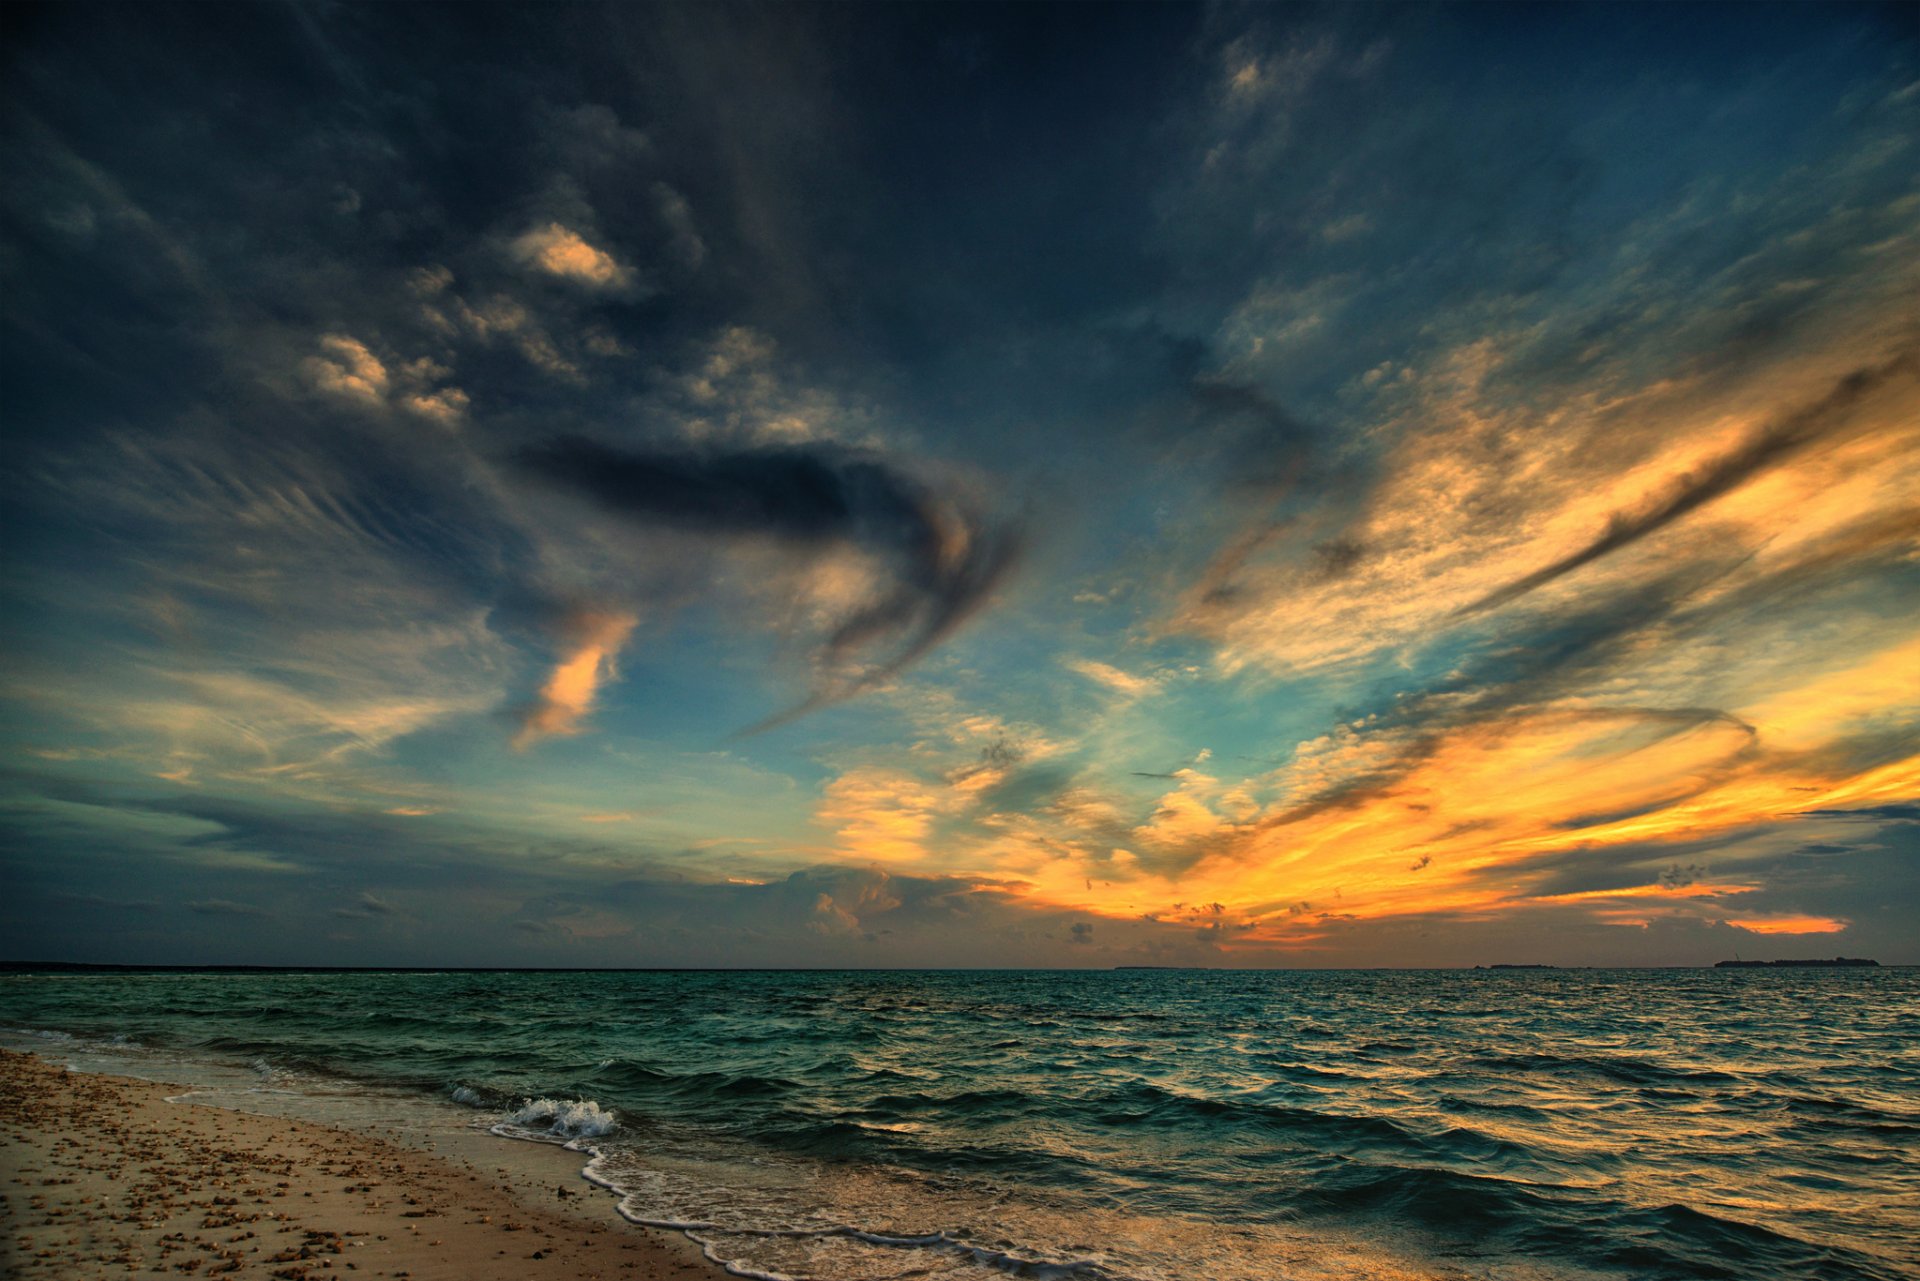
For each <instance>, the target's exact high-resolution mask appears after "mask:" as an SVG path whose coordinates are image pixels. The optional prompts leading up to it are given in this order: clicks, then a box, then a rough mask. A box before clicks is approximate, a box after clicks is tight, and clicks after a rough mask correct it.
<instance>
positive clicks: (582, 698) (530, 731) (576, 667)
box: [513, 612, 639, 748]
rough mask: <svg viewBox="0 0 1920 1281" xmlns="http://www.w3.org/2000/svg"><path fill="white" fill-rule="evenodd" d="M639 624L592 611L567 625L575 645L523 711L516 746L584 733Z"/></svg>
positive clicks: (625, 617) (622, 616)
mask: <svg viewBox="0 0 1920 1281" xmlns="http://www.w3.org/2000/svg"><path fill="white" fill-rule="evenodd" d="M638 621H639V620H638V619H637V618H635V617H634V616H633V615H632V614H610V613H592V612H587V613H580V614H576V615H574V616H573V617H571V618H569V619H568V620H567V621H566V624H565V625H564V627H563V629H562V630H563V632H564V634H565V635H566V636H567V637H568V639H569V640H570V641H571V645H570V647H569V649H568V651H567V653H566V654H565V655H564V656H562V658H561V659H560V661H559V663H558V664H556V665H555V667H554V669H553V673H552V675H550V676H548V677H547V682H546V684H545V685H542V686H541V687H540V695H539V697H538V698H537V699H536V700H535V701H534V703H533V705H532V706H530V707H528V708H527V709H526V710H525V711H523V712H522V713H521V716H520V728H519V731H518V732H517V733H516V734H515V735H514V739H513V745H514V746H515V747H518V748H525V747H527V746H529V745H531V744H532V743H533V742H534V741H536V740H537V739H541V738H546V737H550V736H553V735H566V734H577V733H579V732H580V730H581V722H582V721H583V720H585V719H586V717H587V714H588V713H589V712H591V711H592V710H593V704H594V698H595V695H596V694H597V693H598V691H599V688H600V686H601V684H602V683H603V682H605V681H607V680H609V679H611V678H612V677H614V676H615V675H616V669H615V668H614V665H613V664H614V659H615V658H616V657H618V655H619V653H620V649H621V647H622V646H624V645H625V644H626V643H627V637H628V635H630V634H631V633H632V631H633V628H634V624H635V623H637V622H638Z"/></svg>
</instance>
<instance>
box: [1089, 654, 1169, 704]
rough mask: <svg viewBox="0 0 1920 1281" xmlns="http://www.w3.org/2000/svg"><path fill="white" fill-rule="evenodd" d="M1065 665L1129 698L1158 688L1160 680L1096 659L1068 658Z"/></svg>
mask: <svg viewBox="0 0 1920 1281" xmlns="http://www.w3.org/2000/svg"><path fill="white" fill-rule="evenodd" d="M1067 666H1068V667H1069V668H1070V669H1072V670H1073V671H1076V672H1079V673H1080V674H1081V675H1082V676H1084V677H1086V678H1087V679H1088V680H1091V681H1097V682H1098V683H1100V684H1102V685H1105V686H1106V687H1107V688H1108V689H1111V690H1115V691H1117V692H1119V693H1121V694H1125V695H1127V696H1128V697H1131V698H1138V697H1140V696H1141V695H1143V694H1150V693H1152V692H1153V691H1154V690H1156V689H1158V688H1160V682H1159V681H1158V680H1157V679H1156V678H1154V677H1151V676H1135V675H1133V674H1132V673H1131V672H1125V671H1122V670H1121V669H1120V668H1118V667H1115V666H1113V664H1111V663H1103V662H1100V661H1099V660H1098V659H1092V658H1076V659H1072V660H1070V661H1069V662H1068V663H1067Z"/></svg>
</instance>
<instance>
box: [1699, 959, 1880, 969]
mask: <svg viewBox="0 0 1920 1281" xmlns="http://www.w3.org/2000/svg"><path fill="white" fill-rule="evenodd" d="M1878 964H1880V962H1878V961H1870V960H1867V959H1866V958H1865V957H1859V956H1836V957H1834V958H1833V959H1832V960H1831V961H1718V962H1716V963H1715V964H1714V967H1713V968H1714V969H1716V970H1773V969H1806V968H1814V969H1819V968H1823V967H1824V968H1832V967H1833V966H1836V965H1838V966H1854V965H1878Z"/></svg>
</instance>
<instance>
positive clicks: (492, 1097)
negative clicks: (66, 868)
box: [0, 969, 1920, 1281]
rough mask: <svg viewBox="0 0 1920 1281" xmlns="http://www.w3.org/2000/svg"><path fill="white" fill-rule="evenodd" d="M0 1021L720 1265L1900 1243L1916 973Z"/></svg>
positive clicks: (679, 983)
mask: <svg viewBox="0 0 1920 1281" xmlns="http://www.w3.org/2000/svg"><path fill="white" fill-rule="evenodd" d="M0 1026H4V1027H7V1028H11V1029H16V1031H15V1033H14V1035H13V1038H12V1041H13V1043H15V1044H19V1043H22V1042H23V1040H24V1041H28V1042H31V1043H33V1044H34V1045H36V1046H39V1047H42V1048H49V1049H53V1050H55V1051H56V1052H57V1053H58V1052H65V1053H67V1054H69V1055H70V1056H71V1055H75V1054H80V1053H83V1052H84V1053H86V1054H91V1055H93V1056H95V1060H96V1065H98V1066H110V1065H111V1063H112V1061H113V1059H114V1055H115V1054H116V1053H118V1054H120V1055H121V1056H122V1057H123V1058H128V1059H130V1058H132V1057H133V1056H135V1055H138V1056H140V1058H141V1061H142V1062H143V1063H145V1064H146V1065H147V1066H148V1068H149V1070H150V1071H151V1072H153V1073H158V1072H159V1071H160V1070H161V1068H162V1067H164V1065H166V1064H168V1063H173V1064H176V1065H178V1066H179V1067H180V1068H181V1069H182V1072H183V1073H184V1072H185V1070H186V1069H187V1068H188V1067H190V1066H196V1065H197V1068H198V1069H199V1070H202V1071H205V1070H210V1069H212V1068H215V1067H218V1068H219V1069H220V1070H223V1071H229V1072H234V1073H238V1074H239V1077H240V1078H244V1076H245V1075H246V1074H247V1073H252V1074H254V1076H255V1077H258V1078H260V1079H269V1078H270V1079H271V1080H272V1082H273V1083H274V1087H275V1088H276V1089H279V1090H289V1089H292V1090H298V1089H302V1088H306V1089H308V1090H310V1091H314V1092H324V1093H325V1094H326V1096H327V1097H328V1098H329V1099H332V1100H336V1101H337V1100H340V1099H347V1100H349V1101H350V1100H352V1099H353V1098H355V1097H357V1096H356V1091H358V1092H360V1093H361V1094H364V1097H366V1098H367V1099H368V1100H369V1104H368V1106H372V1100H374V1099H375V1098H376V1097H378V1098H392V1097H394V1096H395V1095H397V1094H398V1095H404V1094H408V1093H411V1094H414V1095H417V1096H419V1097H420V1098H422V1099H428V1098H431V1099H437V1100H443V1101H448V1102H457V1103H459V1104H461V1105H464V1106H466V1107H469V1108H471V1109H473V1113H472V1115H473V1116H474V1118H475V1120H476V1122H477V1123H482V1124H487V1125H492V1126H495V1127H497V1128H498V1130H499V1131H500V1132H501V1133H505V1134H511V1135H515V1136H519V1137H530V1138H547V1139H553V1140H571V1141H574V1142H575V1143H576V1144H577V1145H578V1146H580V1147H581V1148H582V1149H583V1150H588V1151H589V1154H590V1155H591V1156H592V1162H591V1165H590V1166H589V1168H588V1174H589V1176H590V1177H592V1178H595V1179H597V1180H598V1181H601V1182H603V1183H606V1184H608V1185H609V1186H611V1187H613V1188H614V1189H616V1190H617V1192H618V1193H619V1194H620V1195H621V1196H622V1198H623V1201H622V1208H623V1211H624V1212H625V1213H626V1214H627V1215H628V1216H629V1217H631V1218H634V1219H636V1220H638V1221H642V1222H648V1223H660V1224H671V1225H677V1226H683V1227H685V1228H687V1229H688V1230H689V1231H690V1232H691V1233H692V1234H693V1235H695V1236H696V1237H697V1238H698V1239H700V1240H702V1241H703V1242H704V1243H705V1244H706V1245H707V1247H708V1249H709V1251H710V1252H711V1253H712V1254H713V1255H714V1256H715V1257H716V1258H719V1259H723V1260H725V1261H727V1262H728V1263H729V1264H730V1265H731V1266H732V1267H733V1269H734V1270H735V1271H737V1272H740V1273H742V1274H744V1275H765V1276H789V1277H795V1278H800V1277H806V1278H818V1279H819V1281H855V1279H863V1281H864V1279H867V1278H894V1277H902V1278H904V1277H928V1278H943V1279H944V1278H968V1277H980V1278H987V1277H1000V1276H1005V1275H1008V1274H1009V1273H1012V1274H1015V1275H1021V1276H1031V1277H1062V1278H1067V1277H1071V1278H1081V1279H1084V1281H1095V1279H1107V1278H1130V1279H1135V1281H1176V1279H1179V1281H1185V1279H1186V1278H1191V1277H1196V1276H1206V1277H1213V1278H1220V1279H1222V1281H1241V1279H1244V1281H1256V1279H1258V1281H1271V1279H1273V1278H1281V1277H1322V1276H1326V1277H1333V1276H1342V1277H1351V1276H1376V1277H1382V1278H1384V1277H1392V1276H1399V1275H1408V1274H1431V1273H1435V1272H1439V1273H1441V1274H1446V1273H1448V1272H1449V1271H1451V1272H1453V1273H1454V1274H1456V1275H1457V1274H1459V1273H1465V1274H1468V1275H1474V1276H1491V1277H1503V1278H1514V1279H1518V1278H1548V1277H1552V1278H1572V1277H1634V1278H1668V1277H1671V1278H1681V1277H1741V1278H1751V1277H1769V1276H1778V1277H1796V1278H1799V1277H1834V1278H1840V1277H1862V1278H1876V1277H1886V1278H1891V1277H1912V1276H1916V1275H1920V1248H1916V1245H1915V1242H1916V1241H1920V1160H1916V1154H1920V971H1913V970H1905V969H1879V970H1831V971H1823V970H1808V971H1716V970H1618V971H1607V970H1552V971H1365V972H1302V971H1292V972H1247V971H1119V972H1047V973H1036V972H986V973H982V972H923V973H898V972H885V973H866V972H860V973H846V972H805V973H793V972H779V973H768V972H725V973H604V972H601V973H552V972H549V973H469V972H450V973H436V974H414V973H404V974H403V973H353V974H332V973H272V974H179V973H137V974H121V973H116V974H84V975H10V976H6V977H4V978H0ZM49 1032H54V1033H61V1034H65V1035H67V1036H71V1037H75V1038H78V1039H77V1040H76V1041H72V1042H63V1041H59V1040H57V1039H48V1038H46V1037H44V1036H31V1035H25V1034H27V1033H49ZM128 1042H131V1043H133V1044H132V1045H128V1044H127V1043H128ZM221 1065H224V1066H221ZM237 1079H239V1078H237ZM335 1106H338V1104H337V1103H336V1104H335ZM349 1106H350V1103H349Z"/></svg>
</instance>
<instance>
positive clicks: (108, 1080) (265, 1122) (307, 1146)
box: [0, 1051, 722, 1281]
mask: <svg viewBox="0 0 1920 1281" xmlns="http://www.w3.org/2000/svg"><path fill="white" fill-rule="evenodd" d="M183 1088H184V1087H178V1086H166V1085H160V1084H155V1083H153V1082H148V1081H138V1080H131V1079H128V1078H125V1077H115V1076H104V1075H92V1074H85V1073H77V1072H70V1071H67V1070H66V1069H64V1068H63V1067H61V1066H59V1065H57V1064H52V1063H48V1062H46V1061H44V1060H42V1059H39V1058H37V1057H34V1056H32V1055H24V1054H16V1053H12V1052H8V1051H0V1182H3V1183H4V1187H0V1273H3V1274H5V1275H7V1276H10V1277H46V1278H56V1277H57V1278H61V1281H74V1279H78V1278H93V1277H101V1278H104V1277H119V1276H163V1275H164V1276H172V1275H176V1274H177V1275H184V1276H218V1277H235V1278H247V1279H251V1278H276V1279H278V1281H302V1279H303V1278H317V1277H322V1276H331V1275H346V1274H348V1273H351V1274H354V1275H356V1276H365V1277H369V1278H372V1277H389V1278H411V1279H412V1281H437V1279H441V1278H444V1279H445V1281H482V1279H485V1278H528V1279H529V1281H537V1279H539V1278H554V1279H555V1281H559V1279H562V1278H565V1279H568V1281H580V1279H583V1278H593V1277H599V1278H609V1279H611V1278H633V1279H634V1281H642V1279H646V1281H694V1279H695V1278H701V1279H710V1278H713V1277H716V1276H720V1275H722V1273H721V1272H720V1270H719V1269H718V1268H716V1267H714V1266H712V1265H711V1264H709V1263H707V1262H706V1261H705V1260H704V1259H702V1258H701V1257H700V1256H699V1253H698V1251H697V1249H696V1248H695V1247H694V1246H693V1245H692V1243H691V1242H688V1241H686V1240H685V1239H683V1238H680V1237H678V1236H673V1235H670V1234H663V1233H657V1232H649V1231H645V1230H643V1229H640V1228H636V1227H634V1226H633V1225H632V1224H629V1223H627V1222H626V1221H625V1220H623V1219H621V1218H620V1217H619V1216H618V1214H617V1213H616V1212H615V1209H614V1204H613V1199H612V1198H611V1197H610V1196H608V1195H606V1194H605V1193H603V1192H602V1191H600V1190H599V1189H596V1188H595V1187H593V1185H591V1184H589V1183H587V1182H585V1181H584V1180H582V1179H581V1177H580V1164H581V1159H580V1157H579V1155H578V1154H577V1153H572V1152H567V1151H564V1150H561V1149H559V1148H557V1147H546V1146H542V1145H539V1144H515V1143H510V1142H507V1141H502V1140H491V1141H489V1142H487V1143H476V1144H474V1145H472V1146H471V1147H470V1148H469V1149H468V1150H466V1151H464V1152H461V1153H434V1152H426V1151H422V1150H419V1149H418V1148H415V1147H412V1146H408V1145H407V1144H404V1143H401V1142H395V1141H389V1140H387V1139H384V1138H382V1137H379V1136H375V1135H369V1134H362V1133H358V1132H353V1131H348V1130H341V1129H334V1128H330V1127H328V1126H324V1125H317V1124H313V1123H310V1122H306V1121H299V1120H289V1119H285V1118H281V1117H275V1116H266V1115H256V1114H253V1113H244V1112H235V1111H232V1110H228V1109H223V1108H216V1107H208V1106H203V1105H198V1104H195V1103H192V1102H188V1101H182V1102H169V1101H168V1097H169V1096H170V1095H176V1094H179V1093H181V1092H182V1089H183ZM482 1137H484V1136H482Z"/></svg>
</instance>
